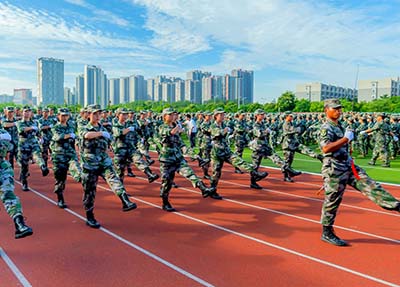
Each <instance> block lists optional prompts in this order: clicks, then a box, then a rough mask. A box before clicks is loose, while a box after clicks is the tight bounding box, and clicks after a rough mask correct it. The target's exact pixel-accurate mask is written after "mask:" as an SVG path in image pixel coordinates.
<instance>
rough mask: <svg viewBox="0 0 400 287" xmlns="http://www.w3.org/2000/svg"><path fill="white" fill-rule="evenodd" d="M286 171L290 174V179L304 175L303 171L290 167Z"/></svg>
mask: <svg viewBox="0 0 400 287" xmlns="http://www.w3.org/2000/svg"><path fill="white" fill-rule="evenodd" d="M285 171H286V172H287V173H288V175H289V177H295V176H298V175H300V174H302V172H301V171H297V170H294V169H293V168H291V167H289V168H288V169H286V170H285Z"/></svg>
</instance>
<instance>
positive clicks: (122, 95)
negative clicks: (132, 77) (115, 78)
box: [119, 77, 129, 104]
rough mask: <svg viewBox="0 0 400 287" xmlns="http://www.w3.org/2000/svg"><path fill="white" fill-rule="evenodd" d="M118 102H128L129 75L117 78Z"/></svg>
mask: <svg viewBox="0 0 400 287" xmlns="http://www.w3.org/2000/svg"><path fill="white" fill-rule="evenodd" d="M119 102H120V103H121V104H125V103H129V77H122V78H120V79H119Z"/></svg>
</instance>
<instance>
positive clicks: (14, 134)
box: [2, 118, 18, 168]
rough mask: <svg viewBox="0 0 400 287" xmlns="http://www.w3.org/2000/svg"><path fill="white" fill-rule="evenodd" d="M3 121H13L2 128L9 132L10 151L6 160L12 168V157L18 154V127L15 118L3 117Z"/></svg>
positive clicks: (14, 157)
mask: <svg viewBox="0 0 400 287" xmlns="http://www.w3.org/2000/svg"><path fill="white" fill-rule="evenodd" d="M2 122H3V123H14V125H13V126H11V127H8V128H7V127H4V129H5V130H6V131H7V132H8V133H9V134H10V136H11V141H10V145H11V147H10V152H9V154H8V161H9V162H10V164H11V166H12V167H13V168H14V159H16V158H17V156H18V128H17V123H16V120H15V118H14V119H12V120H8V119H7V118H4V119H3V120H2Z"/></svg>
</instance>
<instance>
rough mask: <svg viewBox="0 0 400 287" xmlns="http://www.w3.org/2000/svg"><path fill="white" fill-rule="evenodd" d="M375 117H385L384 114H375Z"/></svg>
mask: <svg viewBox="0 0 400 287" xmlns="http://www.w3.org/2000/svg"><path fill="white" fill-rule="evenodd" d="M376 117H382V118H384V117H386V113H377V114H376Z"/></svg>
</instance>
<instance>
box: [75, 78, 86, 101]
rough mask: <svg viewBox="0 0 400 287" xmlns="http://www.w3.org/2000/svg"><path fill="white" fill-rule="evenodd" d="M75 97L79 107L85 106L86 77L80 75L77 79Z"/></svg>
mask: <svg viewBox="0 0 400 287" xmlns="http://www.w3.org/2000/svg"><path fill="white" fill-rule="evenodd" d="M75 91H76V94H75V97H76V101H77V103H78V104H79V105H81V106H84V105H85V77H84V76H83V74H82V75H79V76H77V77H76V79H75Z"/></svg>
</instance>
